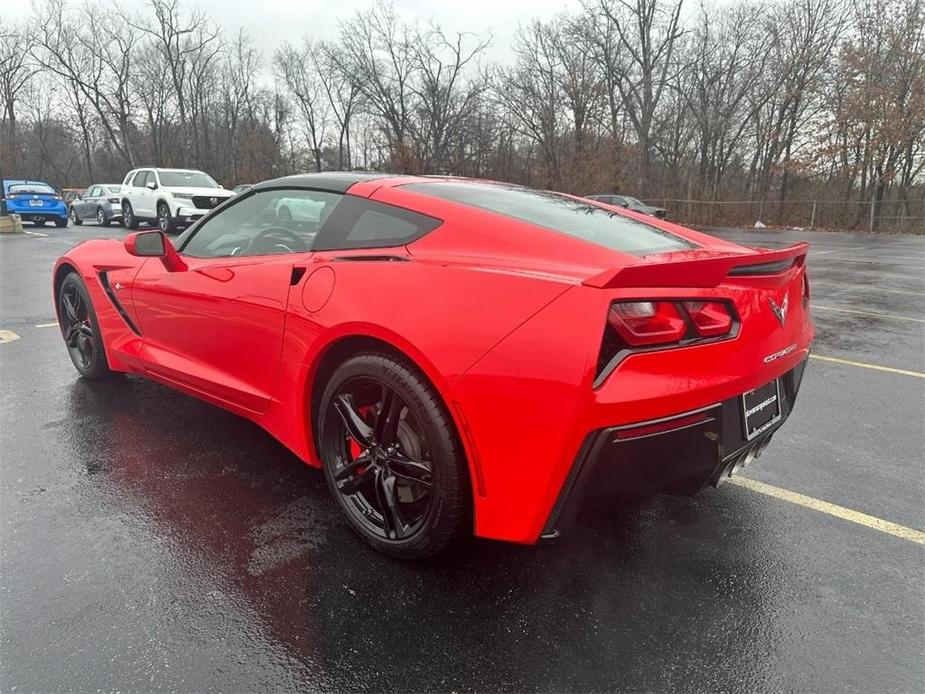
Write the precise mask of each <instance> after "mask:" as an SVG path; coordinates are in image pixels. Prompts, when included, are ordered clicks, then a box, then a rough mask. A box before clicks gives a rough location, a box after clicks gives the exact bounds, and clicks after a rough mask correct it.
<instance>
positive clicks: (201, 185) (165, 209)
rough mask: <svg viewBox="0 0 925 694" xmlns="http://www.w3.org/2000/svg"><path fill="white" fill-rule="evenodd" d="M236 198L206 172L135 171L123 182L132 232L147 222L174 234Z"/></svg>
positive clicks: (126, 218) (127, 223) (124, 208)
mask: <svg viewBox="0 0 925 694" xmlns="http://www.w3.org/2000/svg"><path fill="white" fill-rule="evenodd" d="M233 195H234V193H233V192H231V191H230V190H225V189H224V188H222V187H221V186H220V185H219V184H218V183H216V182H215V180H214V179H213V178H212V177H211V176H209V174H207V173H204V172H202V171H194V170H191V169H158V168H153V167H152V168H143V169H132V170H131V171H129V172H128V174H126V176H125V180H124V181H122V191H121V198H122V218H123V220H124V223H125V226H126V227H127V228H129V229H137V228H138V225H139V224H141V223H142V222H147V223H149V224H156V225H157V226H158V227H159V228H160V230H161V231H163V232H164V233H168V232H174V231H177V230H178V229H183V228H186V227H188V226H189V225H190V224H192V223H193V222H195V221H196V220H197V219H199V218H200V217H202V216H203V215H205V214H206V213H207V212H209V210H211V209H212V208H214V207H217V206H218V205H220V204H222V203H223V202H225V200H227V199H228V198H230V197H232V196H233Z"/></svg>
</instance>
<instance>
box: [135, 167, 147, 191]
mask: <svg viewBox="0 0 925 694" xmlns="http://www.w3.org/2000/svg"><path fill="white" fill-rule="evenodd" d="M147 178H148V172H147V171H139V172H138V173H137V174H135V180H134V181H132V186H133V187H135V188H144V187H145V182H146V180H147Z"/></svg>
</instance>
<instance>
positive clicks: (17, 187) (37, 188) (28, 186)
mask: <svg viewBox="0 0 925 694" xmlns="http://www.w3.org/2000/svg"><path fill="white" fill-rule="evenodd" d="M9 192H10V193H37V194H40V195H57V194H58V193H57V192H56V191H55V189H54V188H52V187H51V186H49V185H46V184H44V183H14V184H13V185H11V186H10V190H9Z"/></svg>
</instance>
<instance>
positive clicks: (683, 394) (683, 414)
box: [54, 173, 813, 558]
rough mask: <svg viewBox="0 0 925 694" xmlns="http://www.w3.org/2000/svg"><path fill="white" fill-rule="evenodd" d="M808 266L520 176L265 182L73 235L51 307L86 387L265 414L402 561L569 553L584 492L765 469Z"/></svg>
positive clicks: (801, 340) (797, 250)
mask: <svg viewBox="0 0 925 694" xmlns="http://www.w3.org/2000/svg"><path fill="white" fill-rule="evenodd" d="M806 250H807V246H806V244H799V245H795V246H791V247H789V248H785V249H782V250H767V249H756V248H746V247H743V246H739V245H736V244H733V243H729V242H726V241H722V240H720V239H717V238H714V237H712V236H708V235H706V234H702V233H699V232H696V231H692V230H690V229H686V228H684V227H681V226H678V225H676V224H671V223H669V222H665V221H661V220H657V219H655V218H653V217H648V216H643V215H641V214H637V213H634V212H631V211H627V210H623V209H619V208H615V207H611V206H608V205H604V204H601V203H597V202H592V201H589V200H584V199H581V198H576V197H571V196H567V195H561V194H558V193H551V192H543V191H537V190H531V189H529V188H523V187H519V186H513V185H508V184H503V183H490V182H485V181H478V180H466V179H458V178H429V177H397V176H389V175H368V174H353V173H325V174H310V175H299V176H290V177H287V178H281V179H277V180H273V181H268V182H265V183H261V184H259V185H256V186H254V187H253V188H251V189H250V190H249V191H247V192H246V193H244V194H242V195H239V196H237V197H234V198H231V199H230V200H228V201H227V202H226V203H224V204H222V205H220V206H219V207H218V208H216V209H215V210H214V211H212V212H211V213H210V214H209V215H208V216H206V217H205V218H203V219H202V220H201V221H200V222H198V223H197V224H196V225H194V226H192V227H191V228H190V229H189V230H187V231H186V232H184V233H183V234H182V235H181V236H179V237H178V238H177V239H176V242H175V243H171V240H170V239H169V238H168V237H166V236H164V235H163V234H162V233H161V232H160V231H141V232H137V233H134V234H131V235H129V236H128V237H126V238H125V240H124V243H123V242H119V241H116V240H95V241H87V242H85V243H82V244H80V245H79V246H77V247H76V248H74V249H72V250H70V251H69V252H68V253H66V254H65V255H64V256H63V257H62V258H61V259H60V260H59V261H58V263H57V265H56V267H55V271H54V296H55V301H56V307H57V315H58V318H59V321H60V324H61V331H62V334H63V336H64V341H65V343H66V345H67V349H68V351H69V353H70V356H71V359H72V360H73V362H74V365H75V366H76V367H77V370H78V371H79V372H80V374H81V375H83V376H85V377H88V378H99V377H103V376H106V375H108V374H110V373H111V372H129V373H135V374H140V375H143V376H146V377H148V378H151V379H154V380H156V381H160V382H161V383H165V384H167V385H169V386H172V387H174V388H178V389H180V390H182V391H185V392H187V393H189V394H191V395H194V396H196V397H198V398H202V399H204V400H207V401H209V402H211V403H214V404H216V405H219V406H221V407H224V408H227V409H229V410H231V411H233V412H236V413H238V414H240V415H242V416H244V417H248V418H249V419H252V420H254V421H255V422H257V423H258V424H260V425H261V426H262V427H264V428H265V429H266V430H267V431H268V432H270V433H271V434H272V435H273V436H275V437H276V438H277V439H279V440H280V441H281V442H282V443H283V444H285V445H286V446H287V447H288V448H289V449H291V450H292V451H293V452H294V453H295V454H296V455H297V456H298V457H299V458H301V459H302V460H304V461H305V462H306V463H308V464H309V465H313V466H316V467H321V468H323V470H324V476H325V479H326V480H327V484H328V486H329V487H330V490H331V492H332V494H333V495H334V498H335V499H336V500H337V503H338V504H339V505H340V507H341V509H342V510H343V511H344V514H345V515H346V517H347V519H348V520H349V522H350V524H351V525H352V526H353V527H354V528H355V529H356V530H357V531H358V532H359V534H360V535H361V536H362V537H363V538H364V539H365V540H366V541H367V542H369V543H370V544H371V545H373V546H374V547H376V548H377V549H379V550H381V551H383V552H386V553H388V554H391V555H393V556H397V557H405V558H410V557H420V556H424V555H429V554H433V553H435V552H437V551H438V550H440V549H442V548H443V547H445V546H446V545H447V544H448V543H449V542H450V541H451V540H453V539H454V538H456V537H458V536H460V535H464V534H466V533H472V532H474V533H475V534H476V535H478V536H481V537H488V538H496V539H501V540H509V541H514V542H521V543H533V542H536V541H538V540H539V539H541V538H551V537H555V536H557V535H558V534H559V532H560V531H561V530H562V529H563V528H564V527H566V525H567V523H568V521H569V519H570V518H571V517H572V516H573V514H574V513H575V510H576V509H577V508H578V507H579V506H580V505H581V503H582V500H583V499H585V498H587V496H588V495H590V494H605V493H609V492H621V493H626V492H629V493H633V494H640V493H642V494H648V493H654V492H658V491H667V492H674V493H694V492H697V491H698V490H700V489H702V488H703V487H705V486H706V485H710V484H713V485H715V484H717V483H719V482H720V481H721V480H722V479H723V478H724V477H726V476H728V475H730V474H732V472H734V471H735V470H736V469H737V468H738V467H739V466H741V465H743V464H745V463H747V462H749V461H750V460H751V459H752V458H754V457H756V456H757V455H758V454H759V453H760V452H761V450H762V449H763V448H764V447H765V446H766V445H767V443H768V441H769V440H770V438H771V436H772V435H773V434H774V432H775V431H776V430H777V429H778V428H779V427H780V426H781V424H782V423H783V421H784V420H785V419H786V418H787V416H788V415H789V414H790V411H791V409H792V408H793V404H794V400H795V399H796V395H797V391H798V390H799V387H800V380H801V377H802V375H803V369H804V366H805V364H806V359H807V356H808V354H809V349H810V343H811V340H812V337H813V326H812V323H811V322H810V316H809V308H808V297H809V285H808V282H807V279H806V269H805V262H806ZM156 464H157V463H156V461H152V465H156Z"/></svg>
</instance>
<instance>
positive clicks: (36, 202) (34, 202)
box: [29, 200, 42, 207]
mask: <svg viewBox="0 0 925 694" xmlns="http://www.w3.org/2000/svg"><path fill="white" fill-rule="evenodd" d="M29 204H30V205H32V206H33V207H41V206H42V201H41V200H30V201H29Z"/></svg>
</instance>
